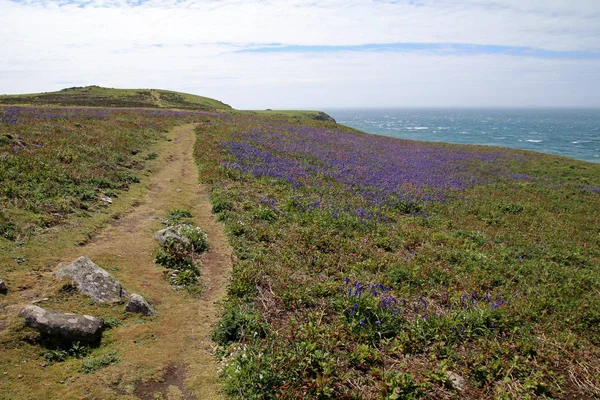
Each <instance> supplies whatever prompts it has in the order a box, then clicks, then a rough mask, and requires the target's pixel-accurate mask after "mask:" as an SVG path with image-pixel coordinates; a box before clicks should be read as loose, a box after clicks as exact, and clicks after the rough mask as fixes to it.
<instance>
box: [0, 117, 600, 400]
mask: <svg viewBox="0 0 600 400" xmlns="http://www.w3.org/2000/svg"><path fill="white" fill-rule="evenodd" d="M311 116H312V117H311ZM315 116H317V117H318V116H319V114H318V113H315V112H306V111H305V112H293V111H272V110H265V111H236V110H231V111H228V110H225V111H223V110H218V111H213V110H211V111H196V110H185V111H183V110H180V111H176V110H169V109H139V108H137V109H115V108H74V107H69V108H61V107H56V106H53V107H41V106H37V105H36V106H34V107H28V106H19V107H11V106H2V107H0V159H1V160H2V162H1V163H0V182H2V184H1V185H0V278H1V279H3V280H4V282H5V284H6V286H7V289H5V290H1V289H0V348H2V349H4V350H3V352H1V355H0V372H3V375H0V376H2V377H3V378H2V380H0V392H1V393H3V398H6V399H21V398H44V394H45V393H52V395H54V398H103V399H121V398H131V399H135V398H141V399H153V398H165V396H167V395H168V396H169V397H168V398H177V397H174V396H175V395H174V394H172V392H177V393H178V394H180V395H181V396H180V397H179V398H187V399H194V398H208V397H209V396H206V395H205V394H204V393H206V392H207V390H209V383H210V384H215V380H216V374H217V371H221V388H222V390H223V392H224V393H225V394H227V395H228V396H230V397H231V398H264V399H274V398H281V399H287V398H315V399H318V398H340V399H343V398H346V399H358V398H362V399H380V398H387V399H418V398H435V399H451V398H465V399H482V398H597V397H598V396H600V367H599V366H598V362H597V360H598V359H599V358H600V328H599V327H600V250H599V249H600V230H599V227H600V219H599V214H598V209H600V164H592V163H586V162H582V161H576V160H572V159H568V158H565V157H558V156H552V155H545V154H540V153H533V152H529V151H522V150H511V149H505V148H498V147H490V146H470V145H450V144H444V143H430V142H418V141H411V140H400V139H394V138H389V137H383V136H376V135H369V134H366V133H363V132H360V131H357V130H354V129H350V128H347V127H344V126H341V125H337V124H334V123H332V122H331V121H328V120H325V121H321V120H315V118H314V117H315ZM194 141H195V144H193V145H192V143H194ZM192 150H193V154H192ZM192 156H193V157H195V160H193V159H192ZM178 163H179V164H178ZM196 167H197V170H196ZM196 173H198V175H196ZM198 180H200V182H202V186H200V187H195V183H196V182H197V181H198ZM208 201H210V203H211V204H210V205H209V204H208ZM211 208H212V214H211ZM213 214H214V215H213ZM213 218H214V219H216V221H219V222H220V223H216V221H215V220H214V219H213ZM180 222H183V223H193V224H194V225H197V226H199V227H201V228H203V229H204V230H205V231H206V232H207V234H208V242H209V251H208V252H207V253H206V254H202V255H199V256H198V257H199V259H196V260H194V258H193V257H192V256H189V257H188V256H186V257H188V258H186V257H180V254H179V253H177V252H176V250H177V249H178V248H181V249H183V250H185V249H186V247H185V246H182V247H178V246H175V245H173V246H172V247H164V246H163V247H160V248H159V246H158V243H156V242H155V241H154V239H153V234H154V231H155V230H156V229H159V228H161V227H162V226H165V225H166V226H171V225H170V224H178V223H180ZM220 226H221V227H223V228H224V230H225V233H226V234H227V236H224V235H225V233H222V232H220V230H219V227H220ZM228 245H230V246H231V249H229V248H228V247H227V246H228ZM80 255H87V256H89V257H90V258H92V259H94V260H95V261H96V262H97V263H98V265H100V266H101V267H103V268H106V269H107V270H108V271H109V272H110V273H111V274H113V275H114V277H115V278H117V279H118V280H119V281H120V282H122V283H123V285H124V286H125V287H126V288H128V290H130V291H135V292H136V293H138V294H141V295H143V296H144V297H145V298H146V299H148V300H149V302H150V303H151V305H153V306H155V307H156V315H155V317H140V316H137V315H135V314H130V313H124V312H123V307H122V305H120V306H109V305H95V304H93V303H91V302H90V300H89V299H88V298H87V297H85V296H84V295H83V294H81V293H78V292H77V291H76V290H74V288H73V285H70V284H68V283H65V282H60V281H57V280H56V279H55V276H54V272H55V271H56V270H57V269H58V268H59V267H60V266H61V265H64V263H68V262H70V261H72V260H74V259H75V258H76V257H78V256H80ZM183 255H184V256H185V254H183ZM190 257H191V261H190V259H189V258H190ZM153 261H154V262H153ZM195 261H197V262H195ZM230 263H231V264H230ZM230 268H231V273H230ZM229 275H230V276H229ZM227 277H228V278H229V279H228V280H227V282H228V286H227V289H226V296H225V298H224V299H222V297H223V295H224V294H225V282H226V278H227ZM174 289H175V290H174ZM217 299H220V300H221V301H220V302H219V303H218V304H219V306H220V307H223V309H224V310H223V313H222V314H221V319H220V321H219V322H218V323H217V320H216V309H214V308H210V307H212V306H211V305H213V306H214V301H216V300H217ZM201 302H202V303H201ZM31 303H35V304H38V305H41V306H42V307H45V308H48V309H50V310H55V311H65V312H66V311H68V312H74V313H81V314H87V315H93V316H97V317H101V318H103V319H104V321H105V323H106V327H105V332H104V333H103V336H102V340H101V343H96V344H95V345H94V346H82V345H80V344H78V343H73V344H72V345H64V344H62V343H61V346H56V345H55V344H52V343H50V342H47V341H45V340H44V338H43V337H42V336H41V335H39V334H37V333H36V332H34V331H32V329H31V328H28V327H27V326H26V325H25V321H24V319H23V318H22V317H21V316H19V311H20V310H21V309H22V308H23V307H24V306H25V305H27V304H31ZM194 307H198V313H196V311H194ZM175 310H183V311H184V312H183V313H179V312H175ZM186 310H187V311H186ZM200 312H202V314H200ZM209 326H210V327H211V328H213V333H212V339H213V340H214V342H215V343H216V344H218V345H219V346H218V347H217V346H216V345H215V344H214V343H212V342H209V339H210V338H209V328H208V327H209ZM209 354H214V355H215V356H217V357H219V360H220V361H221V364H220V365H219V366H218V367H217V366H216V365H213V367H206V366H207V365H209V364H208V363H209V361H207V360H208V358H210V357H207V355H209ZM201 374H207V375H210V376H209V377H208V380H207V379H205V378H204V377H203V376H202V375H201ZM65 383H67V384H65ZM214 388H215V387H214V386H212V389H210V390H213V389H214ZM194 396H196V397H194ZM0 397H1V396H0ZM47 398H52V397H47Z"/></svg>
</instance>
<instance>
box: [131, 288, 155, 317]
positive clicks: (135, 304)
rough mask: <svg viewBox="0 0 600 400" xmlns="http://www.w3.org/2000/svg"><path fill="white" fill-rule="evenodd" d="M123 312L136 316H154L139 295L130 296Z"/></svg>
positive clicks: (150, 308) (148, 305)
mask: <svg viewBox="0 0 600 400" xmlns="http://www.w3.org/2000/svg"><path fill="white" fill-rule="evenodd" d="M125 311H127V312H130V313H136V314H143V315H145V316H147V317H151V316H153V315H154V311H152V307H150V304H148V302H147V301H146V300H145V299H144V298H143V297H142V296H141V295H139V294H135V293H134V294H132V295H131V298H130V299H129V302H128V303H127V305H126V306H125Z"/></svg>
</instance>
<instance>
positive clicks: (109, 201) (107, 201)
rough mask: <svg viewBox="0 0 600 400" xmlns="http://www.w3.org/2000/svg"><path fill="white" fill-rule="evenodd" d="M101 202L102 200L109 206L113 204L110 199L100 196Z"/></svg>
mask: <svg viewBox="0 0 600 400" xmlns="http://www.w3.org/2000/svg"><path fill="white" fill-rule="evenodd" d="M100 200H102V201H104V202H105V203H108V204H112V202H113V200H112V199H111V198H110V197H108V196H100Z"/></svg>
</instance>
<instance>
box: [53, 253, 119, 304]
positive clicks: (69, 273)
mask: <svg viewBox="0 0 600 400" xmlns="http://www.w3.org/2000/svg"><path fill="white" fill-rule="evenodd" d="M56 277H57V278H68V279H71V280H72V281H73V282H75V284H76V285H77V288H78V289H79V291H80V292H82V293H83V294H85V295H87V296H89V297H90V298H92V300H94V301H95V302H97V303H120V302H122V301H123V300H124V299H126V298H127V297H128V293H127V291H125V289H123V286H121V284H120V283H119V282H118V281H117V280H115V279H114V278H113V277H112V276H111V275H110V274H109V273H108V272H106V271H105V270H103V269H102V268H100V267H99V266H97V265H96V264H94V263H93V262H92V260H90V259H89V258H87V257H79V258H78V259H77V260H75V261H74V262H73V263H72V264H71V265H68V266H66V267H64V268H61V269H59V270H58V271H57V272H56Z"/></svg>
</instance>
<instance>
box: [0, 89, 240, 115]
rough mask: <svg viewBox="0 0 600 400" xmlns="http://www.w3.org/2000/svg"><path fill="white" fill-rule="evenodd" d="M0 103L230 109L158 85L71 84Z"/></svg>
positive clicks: (8, 97)
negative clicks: (157, 87)
mask: <svg viewBox="0 0 600 400" xmlns="http://www.w3.org/2000/svg"><path fill="white" fill-rule="evenodd" d="M0 104H10V105H14V104H28V105H49V104H52V105H57V106H79V107H81V106H86V107H133V108H139V107H142V108H179V109H187V110H204V111H206V110H231V107H230V106H228V105H227V104H225V103H222V102H220V101H218V100H215V99H211V98H208V97H203V96H196V95H192V94H188V93H180V92H174V91H171V90H160V89H113V88H103V87H99V86H85V87H72V88H67V89H63V90H60V91H58V92H46V93H33V94H23V95H3V96H0Z"/></svg>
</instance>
